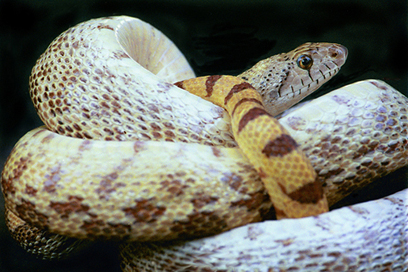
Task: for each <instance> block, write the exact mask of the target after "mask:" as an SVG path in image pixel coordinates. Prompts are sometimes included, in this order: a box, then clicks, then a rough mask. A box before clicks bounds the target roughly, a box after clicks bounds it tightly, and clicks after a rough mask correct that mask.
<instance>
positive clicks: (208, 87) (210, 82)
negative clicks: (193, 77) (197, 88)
mask: <svg viewBox="0 0 408 272" xmlns="http://www.w3.org/2000/svg"><path fill="white" fill-rule="evenodd" d="M221 77H222V76H219V75H215V76H209V77H208V78H207V80H206V81H205V91H206V93H207V95H206V97H210V96H211V95H212V92H213V88H214V85H215V83H216V82H217V80H219V79H220V78H221Z"/></svg>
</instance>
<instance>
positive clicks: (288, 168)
mask: <svg viewBox="0 0 408 272" xmlns="http://www.w3.org/2000/svg"><path fill="white" fill-rule="evenodd" d="M176 85H177V86H178V87H180V88H183V89H185V90H187V91H189V92H190V93H192V94H195V95H198V96H200V97H202V98H204V99H206V100H208V101H211V102H213V103H214V104H216V105H218V106H220V107H223V108H225V109H226V110H227V111H228V113H229V114H230V115H231V126H232V131H233V134H234V136H235V140H236V141H237V143H238V145H239V147H240V148H241V150H242V152H243V153H244V154H245V155H246V156H247V158H248V160H249V161H250V162H251V164H252V165H253V166H254V168H255V169H256V170H257V172H258V173H259V176H260V177H261V179H262V181H263V183H264V184H265V187H266V189H267V191H268V193H269V195H270V197H271V200H272V202H273V205H274V208H275V212H276V217H277V218H278V219H282V218H299V217H306V216H313V215H317V214H320V213H324V212H327V211H328V210H329V208H328V205H327V200H326V197H325V196H324V194H323V190H322V187H321V183H319V182H317V181H316V172H315V171H314V169H313V167H312V165H311V164H310V162H309V160H308V159H307V158H306V156H305V155H304V154H303V153H302V151H300V150H299V148H298V144H297V143H296V142H295V140H294V139H293V138H292V137H291V136H290V135H289V134H288V132H287V131H286V130H285V129H284V128H283V127H282V126H281V125H280V124H279V122H278V121H277V120H276V119H275V118H273V117H272V116H271V115H270V114H269V113H268V112H267V111H266V110H265V108H264V106H263V102H262V98H261V95H260V94H259V93H258V92H257V91H256V90H255V89H254V88H253V87H252V86H251V85H250V84H249V83H248V82H246V81H245V80H242V79H239V78H236V77H232V76H209V77H201V78H195V79H191V80H186V81H183V82H179V83H176Z"/></svg>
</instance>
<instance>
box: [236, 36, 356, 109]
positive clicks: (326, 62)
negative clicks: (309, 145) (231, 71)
mask: <svg viewBox="0 0 408 272" xmlns="http://www.w3.org/2000/svg"><path fill="white" fill-rule="evenodd" d="M347 54H348V51H347V48H346V47H344V46H343V45H340V44H336V43H305V44H302V45H300V46H298V47H297V48H295V49H294V50H292V51H290V52H288V53H282V54H279V55H275V56H272V57H270V58H268V59H265V60H263V61H260V62H258V63H257V64H255V66H253V67H252V68H251V69H249V70H248V71H247V72H245V73H243V74H241V75H240V77H242V78H244V79H245V80H247V81H249V83H250V84H252V85H253V86H254V87H255V88H256V89H257V90H258V91H259V92H260V93H261V95H262V98H263V100H264V101H263V102H264V104H265V106H266V109H267V110H268V111H269V112H270V113H271V114H272V115H277V114H279V113H281V112H282V111H283V110H284V109H287V108H289V107H290V106H292V105H294V104H295V103H297V102H299V101H300V100H302V99H303V98H304V97H306V96H307V95H309V94H311V93H312V92H314V91H316V90H317V89H318V88H319V87H320V86H322V85H323V84H324V83H325V82H327V81H328V80H330V79H331V78H332V77H333V76H334V75H336V74H337V72H338V71H339V70H340V68H341V66H342V65H343V64H344V63H345V61H346V59H347ZM261 71H262V72H261Z"/></svg>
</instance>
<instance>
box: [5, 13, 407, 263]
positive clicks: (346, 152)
mask: <svg viewBox="0 0 408 272" xmlns="http://www.w3.org/2000/svg"><path fill="white" fill-rule="evenodd" d="M345 57H346V50H345V48H344V47H342V46H339V45H335V44H310V43H308V44H305V45H302V46H300V47H299V48H297V49H295V50H294V51H291V52H289V53H287V54H281V55H278V56H275V57H272V58H271V59H268V60H265V61H263V62H260V63H259V64H257V65H256V66H255V67H254V68H252V69H250V70H249V71H247V72H245V73H243V74H241V75H240V77H242V78H244V79H245V80H247V81H248V82H250V83H251V84H252V85H253V86H254V87H255V88H257V90H258V91H259V92H260V94H261V96H262V98H263V102H264V103H265V106H266V108H267V109H268V111H269V112H270V114H272V115H275V114H277V113H279V112H281V111H282V110H284V109H285V108H286V107H289V106H290V105H291V104H293V103H296V102H297V101H299V100H300V99H301V98H303V97H304V96H305V95H307V94H308V93H310V92H312V91H314V90H315V89H316V88H318V87H319V86H320V85H321V84H323V83H324V82H325V81H327V80H328V79H330V78H331V77H332V76H333V75H334V74H336V73H337V71H338V70H339V68H340V66H341V65H342V64H343V63H344V60H345ZM310 61H311V63H310ZM139 64H140V65H139ZM309 65H310V66H309ZM299 66H303V67H299ZM143 67H144V68H146V69H147V70H146V69H144V68H143ZM151 72H153V74H152V73H151ZM154 74H156V75H154ZM192 77H194V73H193V72H192V70H191V68H190V67H189V65H188V63H187V62H186V60H185V59H184V57H183V55H182V54H181V53H180V52H179V51H178V49H177V48H176V47H175V46H174V45H173V44H172V43H171V41H169V40H168V39H167V38H166V37H165V36H164V35H163V34H161V33H160V32H159V31H157V30H156V29H154V28H152V27H151V26H150V25H148V24H146V23H143V22H141V21H139V20H137V19H134V18H129V17H112V18H108V19H97V20H93V21H89V22H85V23H83V24H80V25H78V26H76V27H74V28H71V29H70V30H68V31H67V32H65V33H63V34H62V35H61V36H60V37H58V38H57V39H56V40H55V41H54V42H53V43H52V44H51V46H50V47H49V48H48V49H47V51H46V53H45V54H44V55H42V57H41V58H40V59H39V61H38V62H37V64H36V66H35V67H34V69H33V73H32V76H31V78H30V94H31V97H32V99H33V102H34V104H35V105H36V107H37V109H38V113H39V115H40V117H41V118H42V119H43V121H44V123H45V124H46V125H47V126H48V127H49V128H50V129H51V130H54V131H56V132H58V133H59V134H62V135H66V136H74V137H80V138H85V139H92V140H81V139H73V138H70V137H65V136H59V135H57V134H54V133H52V132H50V131H48V130H47V129H45V128H39V129H36V130H33V131H32V132H29V133H28V134H27V135H26V136H24V137H23V138H22V139H21V140H20V142H19V143H18V144H17V145H16V147H15V149H14V150H13V152H12V154H11V155H10V157H9V160H8V161H7V163H6V166H5V169H4V171H3V174H2V189H3V193H4V194H5V199H6V206H7V208H9V209H10V211H11V212H13V213H15V214H17V215H19V216H20V217H21V218H23V219H25V220H27V221H28V222H29V223H31V224H34V225H35V226H38V227H46V228H47V229H48V230H50V231H52V232H54V233H59V234H62V235H68V236H70V237H77V238H97V237H108V238H121V239H125V240H128V241H132V240H138V241H152V240H162V239H177V238H186V237H194V236H202V235H210V234H213V233H217V232H221V231H225V230H228V229H231V228H234V227H237V226H240V225H243V224H247V223H248V222H253V221H259V220H261V219H262V218H264V217H265V214H266V212H267V210H268V209H269V208H270V207H271V203H270V201H269V197H268V195H267V194H266V191H265V188H264V186H263V184H262V183H261V181H260V178H259V175H258V173H257V172H256V171H254V169H253V167H252V166H251V164H250V163H249V162H248V161H247V159H246V158H245V155H243V154H242V153H241V151H240V150H239V149H238V148H237V147H236V143H235V141H234V140H233V136H232V134H231V132H230V131H231V130H230V120H229V117H228V115H227V114H226V113H225V112H224V111H223V110H222V109H220V108H219V107H217V106H215V105H213V104H211V103H208V102H205V101H204V100H202V99H200V98H198V97H196V96H193V95H190V94H188V93H186V92H184V91H183V90H181V89H179V88H177V87H175V86H174V85H171V84H169V83H174V82H176V81H180V80H183V79H186V78H192ZM278 98H279V99H282V102H275V101H276V100H277V99H278ZM320 101H321V102H320ZM276 103H278V104H276ZM277 105H279V106H277ZM281 105H282V106H281ZM306 108H308V109H309V110H306ZM406 116H407V99H406V98H405V97H403V96H402V95H401V94H399V93H398V92H396V91H394V90H393V89H392V88H391V87H390V86H388V85H386V84H385V83H382V82H379V81H367V82H361V83H356V84H355V85H350V86H349V87H347V88H344V89H341V90H338V91H336V92H333V93H331V94H329V95H326V96H325V97H324V98H321V99H319V100H318V101H315V102H312V103H310V104H309V105H307V106H306V107H303V108H301V109H299V110H297V111H296V112H294V113H291V114H290V115H288V116H286V117H284V118H283V119H281V120H280V122H281V123H282V124H283V125H284V126H285V127H286V129H288V130H289V132H290V135H291V136H292V137H294V139H295V140H296V141H297V142H298V143H300V144H301V145H302V146H301V148H302V149H303V150H304V151H305V152H306V154H307V155H308V157H309V159H310V160H311V163H312V165H313V167H314V168H315V169H316V170H317V179H316V181H318V182H319V183H321V184H323V185H324V191H325V193H326V195H327V199H328V201H329V203H330V204H332V203H334V202H336V201H338V200H339V199H341V198H342V197H344V196H345V195H347V194H349V193H350V192H351V191H352V190H353V189H355V188H357V187H361V186H363V185H364V184H366V183H368V182H369V180H372V179H373V178H374V177H376V176H381V175H385V174H386V173H389V172H391V171H393V170H395V169H397V168H399V167H401V166H404V165H406V164H407V157H408V156H407V140H406V134H407V120H406V119H407V117H406ZM380 128H381V129H380ZM95 139H103V140H130V141H126V142H119V141H95ZM177 142H189V143H177ZM261 176H262V173H261ZM405 196H406V191H403V192H401V193H400V194H399V195H396V196H394V198H393V201H389V200H383V202H384V203H385V204H382V205H385V206H387V205H388V204H390V203H392V204H393V205H390V206H389V208H388V209H390V212H389V213H388V214H387V215H388V216H389V214H392V215H393V216H392V217H391V218H392V219H384V220H385V221H381V222H382V223H381V224H378V223H377V222H374V221H373V219H370V217H369V216H367V215H366V214H365V215H364V218H366V220H365V219H363V220H362V221H363V222H364V223H367V224H369V225H370V226H371V224H373V226H375V227H376V228H378V227H379V228H381V230H380V231H379V232H378V233H377V234H376V235H374V236H373V238H374V239H377V240H379V239H381V237H382V235H383V233H384V232H386V230H383V229H384V227H383V226H388V225H387V224H392V225H393V226H394V227H395V226H397V227H395V229H396V233H397V234H394V237H396V238H395V239H396V240H395V239H393V241H392V242H391V243H394V244H395V243H396V242H395V241H400V243H403V242H404V236H403V231H404V226H403V223H404V220H405V221H406V214H405V217H404V210H402V209H401V208H400V207H401V205H402V207H403V206H404V205H405V206H406V203H405V204H404V201H406V199H405V200H404V197H405ZM367 205H368V208H367V210H369V208H370V207H371V206H375V204H367ZM387 207H388V206H387ZM11 212H8V220H9V221H8V223H9V228H10V229H11V231H12V233H13V235H14V236H15V237H16V238H17V239H21V238H22V237H25V236H24V235H28V237H30V234H32V232H31V231H25V232H22V230H23V228H22V226H24V225H23V224H24V223H23V222H22V221H21V220H20V219H18V218H16V217H15V215H14V214H13V213H11ZM401 212H402V214H400V213H401ZM405 213H406V211H405ZM338 214H341V211H334V212H330V213H328V214H327V216H326V215H322V216H326V217H328V218H329V221H330V220H331V219H333V220H334V221H333V223H332V224H333V226H335V224H336V223H335V221H337V219H335V218H338ZM124 215H125V216H124ZM319 218H320V216H319V217H317V218H314V219H313V218H307V220H309V221H310V220H312V221H311V223H310V222H309V224H310V225H311V226H310V231H311V232H313V231H317V232H318V233H321V237H322V239H319V234H317V237H314V240H313V241H314V242H317V243H318V244H320V245H321V246H320V247H318V248H319V250H321V251H322V250H323V252H324V254H322V256H321V257H322V260H328V259H330V256H331V255H330V254H332V255H333V252H334V251H333V250H334V248H333V249H331V248H329V247H328V246H327V243H329V242H327V240H325V239H324V235H323V233H322V231H324V230H322V229H319V230H314V228H313V226H314V227H317V226H319V223H318V222H319V220H320V219H319ZM322 218H323V217H322ZM302 220H303V219H302ZM305 220H306V219H305ZM313 220H317V221H313ZM342 220H344V222H346V221H347V218H343V219H342ZM401 220H402V221H401ZM290 222H292V221H290V220H289V221H286V220H283V221H279V222H276V224H278V225H277V226H278V227H279V226H280V228H281V229H282V230H283V229H285V228H286V227H285V226H287V229H288V230H290V231H289V232H286V235H287V236H285V237H287V238H282V237H281V236H282V233H279V235H278V234H276V235H277V236H276V237H278V236H279V237H280V238H279V239H277V240H274V241H275V243H278V244H279V243H281V244H282V242H279V241H285V242H283V245H286V246H289V245H292V244H293V245H297V243H296V239H295V238H290V237H295V236H291V235H292V234H291V233H292V232H295V231H296V229H294V228H293V226H292V227H291V224H292V223H290ZM293 222H300V221H296V220H294V221H293ZM271 223H272V222H271ZM268 224H269V223H268ZM288 224H289V225H288ZM293 224H297V223H293ZM360 225H361V224H360ZM254 226H256V229H258V230H257V231H256V233H258V234H259V237H257V235H255V236H254V237H252V238H251V240H254V244H256V243H255V241H256V240H257V239H259V240H258V241H261V240H265V238H262V237H264V236H263V233H264V232H265V231H264V230H263V226H265V225H259V224H255V225H254ZM258 226H259V227H258ZM243 228H245V227H243ZM249 228H251V229H253V228H254V227H249ZM268 228H269V227H268ZM318 228H319V227H318ZM265 230H266V229H265ZM32 231H34V232H36V231H37V230H35V228H34V229H33V230H32ZM237 231H238V229H237ZM40 232H41V231H40ZM401 232H402V233H401ZM398 233H399V234H398ZM45 235H47V234H45ZM222 235H226V236H225V237H228V238H225V239H224V238H222ZM228 235H229V233H226V234H221V235H220V237H221V238H215V239H221V240H228V241H235V242H236V243H235V244H238V243H239V241H240V239H244V240H245V239H247V236H245V235H244V236H241V237H240V236H239V235H238V237H235V236H234V238H233V239H232V238H231V237H230V236H228ZM265 235H266V236H267V237H269V239H272V240H273V239H274V238H273V236H274V235H275V234H274V232H273V231H272V228H271V232H269V233H268V232H266V233H265ZM349 235H350V236H351V237H359V236H358V235H355V234H352V233H351V234H349ZM335 237H337V238H335V239H334V242H336V243H340V242H341V241H340V237H339V236H335ZM30 238H33V239H34V240H35V238H36V234H35V235H32V237H30ZM37 238H38V237H37ZM47 239H48V238H47ZM47 239H45V240H43V241H37V242H35V243H34V244H31V245H28V244H27V243H25V242H23V244H24V243H25V244H24V245H23V246H25V247H27V249H28V250H29V251H32V252H33V253H36V254H37V253H39V254H44V253H45V255H46V256H47V257H48V258H50V257H51V258H53V257H56V256H58V255H59V254H60V252H55V253H51V252H49V251H48V247H47V246H45V247H44V248H41V247H40V245H41V243H43V244H47V243H48V244H49V245H50V244H52V242H51V241H50V240H48V241H46V240H47ZM336 239H337V240H336ZM358 239H360V240H361V238H358ZM401 239H402V240H401ZM199 241H200V240H199ZM202 241H203V242H204V244H205V243H206V241H208V243H213V242H212V241H213V240H211V239H210V238H205V239H204V240H202ZM199 243H202V242H199ZM244 243H245V244H247V243H248V242H244ZM217 244H220V245H221V243H220V242H215V244H214V246H216V247H217ZM232 244H234V242H233V243H232ZM133 246H137V244H133ZM139 246H140V245H139ZM178 246H180V245H178ZM248 246H249V247H250V245H248ZM269 246H271V247H273V243H270V244H269ZM297 246H298V247H299V251H298V252H297V251H296V250H294V254H301V252H304V250H303V251H302V250H301V249H300V247H301V246H299V245H297ZM130 247H131V245H129V247H125V251H124V252H123V254H122V255H123V257H124V259H125V260H127V264H124V269H131V268H133V269H135V270H136V271H139V270H140V269H147V270H153V271H154V270H158V271H176V270H177V269H181V271H195V270H197V269H200V268H194V266H192V264H193V263H195V266H197V267H198V266H201V267H202V268H203V267H206V268H207V270H205V271H213V270H216V269H226V267H227V266H228V267H230V268H231V269H233V267H241V268H240V269H246V268H245V266H246V265H249V267H252V268H253V267H254V264H252V263H251V262H250V261H248V262H247V263H245V262H244V263H242V262H238V264H237V262H234V260H237V258H238V259H240V257H239V256H235V257H234V258H228V257H225V256H227V255H228V254H230V255H231V254H232V253H231V251H229V252H224V253H222V252H221V253H220V254H221V256H222V255H223V254H224V257H220V259H225V260H224V261H219V262H218V261H217V262H212V261H209V260H208V261H206V260H205V258H206V257H205V256H207V255H208V254H210V253H206V254H205V256H204V255H202V256H201V257H200V259H201V261H199V262H193V261H192V259H194V258H195V257H194V256H193V255H190V254H193V252H195V250H196V247H197V244H191V247H190V249H188V248H189V244H188V243H186V244H181V247H182V248H186V249H187V250H185V251H183V250H182V249H180V247H175V248H173V249H171V248H167V249H165V250H166V251H165V252H168V254H167V253H166V254H167V255H166V254H162V255H161V254H157V253H154V254H151V255H149V256H150V257H151V258H155V259H154V260H153V261H149V260H145V261H143V258H144V257H143V256H138V257H137V258H135V257H132V254H135V255H138V254H140V252H146V250H147V249H146V248H145V249H144V250H142V251H139V250H138V248H136V249H135V250H132V249H131V248H130ZM205 247H207V246H205ZM223 247H225V248H228V247H227V246H223ZM404 247H405V248H404ZM200 248H201V249H200V250H199V252H205V250H204V249H203V248H202V247H201V246H200ZM238 248H240V247H238ZM269 248H270V247H269ZM400 248H401V249H402V251H401V250H400V251H398V250H395V251H393V250H388V252H389V254H388V258H386V259H384V260H383V262H382V263H384V264H387V262H388V264H387V265H392V266H394V267H398V266H399V267H401V265H402V261H401V258H402V257H403V256H406V246H404V245H401V247H400ZM158 250H159V251H161V250H163V249H158ZM172 250H173V251H172ZM203 250H204V251H203ZM231 250H232V249H231ZM240 250H241V251H242V248H241V249H240ZM258 250H259V251H258V252H262V251H263V250H266V251H267V250H268V248H263V247H262V245H259V247H258ZM291 250H292V249H291ZM354 250H357V249H354ZM44 251H46V252H44ZM292 251H293V250H292ZM171 252H173V253H171ZM189 252H190V253H189ZM210 252H215V251H214V250H210ZM349 252H350V254H352V253H353V250H351V251H349ZM64 253H66V252H63V253H62V254H64ZM174 254H175V255H174ZM184 254H187V256H190V257H189V258H186V257H182V256H183V255H184ZM217 254H218V252H217ZM325 254H326V255H325ZM398 254H399V255H400V256H402V257H401V258H399V257H398V256H397V257H395V256H396V255H398ZM259 255H261V253H256V254H255V255H254V257H251V258H249V259H256V258H258V257H259ZM335 255H339V256H342V257H344V258H348V257H347V254H346V253H345V252H341V253H336V254H335ZM175 256H179V258H178V259H177V258H175ZM208 256H211V254H210V255H208ZM231 256H232V255H231ZM145 257H147V256H145ZM255 257H256V258H255ZM315 257H316V256H315ZM217 258H218V257H217ZM176 259H177V262H176V261H175V260H176ZM227 259H232V262H229V261H227ZM273 259H276V258H273ZM304 259H305V260H306V261H308V262H309V263H308V264H309V265H310V264H316V265H317V264H318V263H322V260H318V259H316V258H309V259H307V258H302V259H299V262H298V265H299V267H301V266H302V265H305V264H302V262H301V260H304ZM339 259H341V258H339ZM389 259H392V261H391V263H390V261H389ZM267 260H269V261H270V258H266V259H265V260H262V261H259V260H258V259H257V261H255V263H257V265H258V266H259V269H264V270H265V271H267V270H268V269H275V268H276V269H277V268H280V269H286V268H287V267H291V266H290V265H293V264H285V263H282V262H281V263H278V264H276V265H275V264H272V263H269V264H267V262H268V261H267ZM356 260H357V262H356V263H358V262H359V261H360V264H358V266H359V267H363V268H364V267H367V268H370V267H374V265H377V264H376V263H374V262H371V261H370V262H366V263H365V264H363V263H361V260H359V259H358V258H357V259H356ZM183 262H185V263H184V265H183ZM175 263H177V264H178V265H179V266H180V267H179V268H178V267H177V266H176V264H175ZM354 263H355V262H353V261H350V262H349V263H348V265H354ZM139 265H141V267H144V268H140V267H139V268H136V267H138V266H139ZM182 267H184V270H183V269H182ZM186 267H187V268H186ZM285 267H286V268H285ZM328 267H332V268H333V267H335V263H333V264H329V265H328ZM252 268H251V269H252ZM237 269H238V268H237ZM237 271H238V270H237Z"/></svg>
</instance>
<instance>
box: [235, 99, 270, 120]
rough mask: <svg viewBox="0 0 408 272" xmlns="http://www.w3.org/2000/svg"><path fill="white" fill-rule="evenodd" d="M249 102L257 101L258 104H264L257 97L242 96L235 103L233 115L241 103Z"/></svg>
mask: <svg viewBox="0 0 408 272" xmlns="http://www.w3.org/2000/svg"><path fill="white" fill-rule="evenodd" d="M247 102H251V103H256V104H258V105H260V106H263V104H262V101H259V100H258V99H256V98H242V99H241V100H239V101H238V103H236V104H235V106H234V109H233V110H232V112H231V116H233V115H234V113H235V110H236V109H237V108H238V107H239V106H240V105H242V104H243V103H247Z"/></svg>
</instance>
